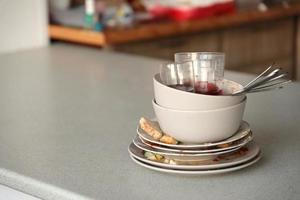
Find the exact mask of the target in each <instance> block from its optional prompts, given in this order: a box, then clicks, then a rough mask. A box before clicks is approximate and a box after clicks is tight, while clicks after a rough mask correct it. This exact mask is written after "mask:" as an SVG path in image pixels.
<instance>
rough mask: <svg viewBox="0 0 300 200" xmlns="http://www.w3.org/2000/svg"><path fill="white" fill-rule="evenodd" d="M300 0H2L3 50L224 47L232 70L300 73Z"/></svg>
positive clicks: (165, 51) (166, 52)
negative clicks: (59, 45)
mask: <svg viewBox="0 0 300 200" xmlns="http://www.w3.org/2000/svg"><path fill="white" fill-rule="evenodd" d="M299 15H300V1H299V0H161V1H158V0H48V1H47V0H27V1H16V0H0V16H1V17H0V24H1V28H0V30H1V31H0V53H7V52H14V51H18V50H23V49H28V48H35V47H41V46H47V45H55V44H56V43H62V42H63V43H73V44H77V45H85V46H87V47H90V48H98V49H99V50H100V49H109V50H111V51H116V52H125V53H129V54H134V55H141V56H147V57H154V58H162V59H166V60H173V57H174V53H176V52H182V51H221V52H225V53H226V66H225V68H226V69H229V70H234V71H241V72H247V73H256V74H257V73H259V72H261V71H263V70H264V69H265V68H266V66H268V65H270V64H272V63H273V62H275V63H276V64H277V65H279V66H281V67H282V68H284V69H285V70H287V71H288V72H289V73H290V78H293V79H294V80H297V79H298V80H299V79H300V64H299V63H300V50H299V48H300V40H299V38H300V31H299V27H300V23H299Z"/></svg>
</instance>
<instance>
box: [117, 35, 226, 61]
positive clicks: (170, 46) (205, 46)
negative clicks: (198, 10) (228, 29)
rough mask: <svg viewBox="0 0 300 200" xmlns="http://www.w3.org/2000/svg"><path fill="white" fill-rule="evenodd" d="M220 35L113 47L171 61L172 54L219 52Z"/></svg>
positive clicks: (185, 37)
mask: <svg viewBox="0 0 300 200" xmlns="http://www.w3.org/2000/svg"><path fill="white" fill-rule="evenodd" d="M221 43H222V42H221V34H220V33H218V32H203V33H198V34H190V35H185V36H177V37H171V38H163V39H159V40H151V41H143V42H134V43H128V44H123V45H116V46H114V47H113V49H114V50H116V51H122V52H126V53H133V54H138V55H144V56H150V57H155V58H162V59H168V60H173V59H174V53H176V52H183V51H220V47H221V46H220V44H221Z"/></svg>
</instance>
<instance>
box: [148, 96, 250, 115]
mask: <svg viewBox="0 0 300 200" xmlns="http://www.w3.org/2000/svg"><path fill="white" fill-rule="evenodd" d="M246 101H247V96H245V98H244V99H243V100H242V101H241V102H240V103H238V104H235V105H233V106H228V107H224V108H218V109H212V110H176V109H171V108H166V107H163V106H161V105H159V104H157V103H156V101H155V99H152V104H153V105H155V106H156V107H158V108H160V109H162V110H167V111H172V112H178V113H180V112H183V113H207V112H219V111H224V110H230V109H231V108H234V107H238V106H240V105H241V104H245V103H246Z"/></svg>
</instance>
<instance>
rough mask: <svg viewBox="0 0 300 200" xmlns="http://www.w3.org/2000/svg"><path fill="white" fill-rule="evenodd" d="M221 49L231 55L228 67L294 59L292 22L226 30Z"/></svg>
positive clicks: (278, 22) (290, 20)
mask: <svg viewBox="0 0 300 200" xmlns="http://www.w3.org/2000/svg"><path fill="white" fill-rule="evenodd" d="M222 50H223V51H224V52H225V53H226V57H227V58H228V59H227V60H226V66H227V68H228V69H236V68H241V67H244V66H251V65H252V66H253V65H255V64H260V63H265V65H268V64H271V63H272V62H276V63H277V62H278V61H280V60H288V59H290V60H291V61H292V58H293V21H292V19H289V20H280V21H276V22H269V23H260V24H256V25H251V26H247V27H240V28H234V29H230V30H224V31H223V45H222ZM288 67H289V66H288ZM262 69H263V68H262ZM245 71H247V69H245Z"/></svg>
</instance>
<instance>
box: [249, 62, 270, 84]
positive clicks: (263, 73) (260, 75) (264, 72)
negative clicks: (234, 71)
mask: <svg viewBox="0 0 300 200" xmlns="http://www.w3.org/2000/svg"><path fill="white" fill-rule="evenodd" d="M272 67H273V64H272V65H271V66H269V67H268V68H267V69H266V70H265V71H263V72H262V73H261V74H259V75H258V76H257V77H256V78H254V79H253V80H252V81H250V82H249V83H248V84H247V85H245V86H244V88H248V87H249V86H250V85H252V83H254V82H255V81H256V80H258V79H259V78H260V77H262V76H263V75H265V74H266V73H267V72H268V71H269V70H270V69H271V68H272Z"/></svg>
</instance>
